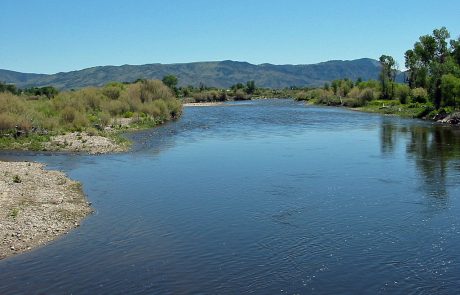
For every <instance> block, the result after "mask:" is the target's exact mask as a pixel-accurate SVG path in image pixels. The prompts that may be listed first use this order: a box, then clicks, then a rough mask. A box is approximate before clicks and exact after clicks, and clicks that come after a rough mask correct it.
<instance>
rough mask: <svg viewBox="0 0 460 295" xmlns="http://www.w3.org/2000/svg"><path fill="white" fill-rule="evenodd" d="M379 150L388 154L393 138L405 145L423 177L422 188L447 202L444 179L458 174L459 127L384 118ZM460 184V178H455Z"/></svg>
mask: <svg viewBox="0 0 460 295" xmlns="http://www.w3.org/2000/svg"><path fill="white" fill-rule="evenodd" d="M380 129H381V130H380V138H381V151H382V153H383V154H386V155H391V153H393V152H394V149H395V146H396V141H397V140H401V141H402V144H405V145H406V152H407V155H408V158H409V159H411V160H413V161H414V163H415V166H416V167H417V171H418V172H419V175H420V176H421V180H423V184H422V185H421V188H422V190H423V191H424V193H425V194H426V195H427V196H431V197H434V198H437V199H439V200H440V203H444V205H445V202H447V197H448V191H447V189H446V185H447V182H446V178H447V177H448V176H449V173H451V174H453V175H451V176H458V171H460V169H459V165H458V164H459V163H460V161H459V159H460V129H458V128H454V127H448V126H441V125H433V126H427V125H417V124H411V125H409V126H407V125H402V126H401V125H398V124H397V123H396V122H395V121H394V120H389V119H387V118H384V119H383V122H382V124H381V127H380ZM456 179H457V180H458V181H459V183H460V179H459V178H458V177H456Z"/></svg>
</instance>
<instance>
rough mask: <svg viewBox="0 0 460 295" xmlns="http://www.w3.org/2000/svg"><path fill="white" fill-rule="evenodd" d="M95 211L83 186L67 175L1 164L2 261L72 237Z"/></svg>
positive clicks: (20, 164)
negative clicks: (72, 230) (62, 238)
mask: <svg viewBox="0 0 460 295" xmlns="http://www.w3.org/2000/svg"><path fill="white" fill-rule="evenodd" d="M91 211H92V210H91V207H90V204H89V203H88V202H87V201H86V198H85V195H84V194H83V191H82V188H81V185H80V183H78V182H75V181H73V180H71V179H69V178H68V177H67V176H66V175H65V174H64V173H62V172H59V171H49V170H46V169H44V164H40V163H34V162H3V161H0V259H3V258H6V257H9V256H12V255H15V254H18V253H22V252H25V251H28V250H30V249H33V248H35V247H38V246H41V245H44V244H46V243H48V242H50V241H52V240H54V239H56V238H57V237H59V236H61V235H63V234H66V233H68V232H69V231H70V230H71V229H73V228H75V227H77V226H79V223H80V222H81V220H82V219H83V218H84V217H86V216H87V215H88V214H90V213H91Z"/></svg>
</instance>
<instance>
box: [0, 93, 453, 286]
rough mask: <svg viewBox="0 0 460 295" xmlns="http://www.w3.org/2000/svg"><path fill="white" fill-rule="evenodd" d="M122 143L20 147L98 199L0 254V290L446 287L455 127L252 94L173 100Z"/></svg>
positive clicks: (450, 281) (448, 283) (450, 265)
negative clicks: (130, 143)
mask: <svg viewBox="0 0 460 295" xmlns="http://www.w3.org/2000/svg"><path fill="white" fill-rule="evenodd" d="M130 137H132V139H133V140H134V141H135V143H136V144H135V146H134V149H133V151H132V152H130V153H126V154H116V155H104V156H84V155H62V154H61V155H56V154H54V155H49V154H41V155H36V154H35V155H24V154H22V155H20V156H19V157H18V156H17V155H13V154H11V153H10V154H8V153H3V154H0V157H2V158H9V159H25V160H34V161H41V162H46V163H47V164H48V167H49V168H50V169H60V170H64V171H65V172H67V173H68V174H69V176H70V177H72V178H74V179H77V180H79V181H81V182H82V183H83V187H84V190H85V192H86V193H87V195H88V198H89V200H90V201H91V202H92V203H93V207H94V209H95V213H94V214H93V215H92V216H90V217H88V218H87V219H86V220H85V221H84V222H83V224H82V226H81V227H79V228H77V229H76V230H74V231H72V232H71V233H70V234H68V235H66V236H64V237H63V238H61V239H59V240H57V241H55V242H53V243H51V244H49V245H47V246H45V247H42V248H40V249H37V250H34V251H32V252H29V253H26V254H22V255H18V256H16V257H12V258H9V259H5V260H2V261H0V294H190V293H193V294H241V293H254V294H296V293H300V294H310V293H317V294H337V293H340V294H358V293H367V294H376V293H384V294H458V293H460V251H459V249H460V248H459V247H460V200H459V197H460V130H458V129H453V128H446V127H442V126H436V125H433V124H430V123H426V122H421V121H417V120H404V119H400V118H393V117H382V116H379V115H372V114H363V113H357V112H351V111H347V110H343V109H336V108H320V107H311V106H305V105H304V104H301V103H296V102H293V101H289V100H261V101H254V102H244V103H234V104H231V105H229V106H216V107H206V108H186V109H185V112H184V115H183V117H182V118H181V119H180V120H179V121H177V122H174V123H171V124H167V125H166V126H163V127H161V128H157V129H154V130H149V131H143V132H139V133H135V134H131V135H130Z"/></svg>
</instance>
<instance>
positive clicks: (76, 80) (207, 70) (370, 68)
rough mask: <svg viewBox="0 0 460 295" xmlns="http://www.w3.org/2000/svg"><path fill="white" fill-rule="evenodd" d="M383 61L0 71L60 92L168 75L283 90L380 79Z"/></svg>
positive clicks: (3, 76) (187, 81)
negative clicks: (55, 88) (42, 71)
mask: <svg viewBox="0 0 460 295" xmlns="http://www.w3.org/2000/svg"><path fill="white" fill-rule="evenodd" d="M379 70H380V65H379V62H378V61H376V60H373V59H368V58H363V59H357V60H351V61H341V60H333V61H328V62H323V63H318V64H311V65H273V64H261V65H254V64H250V63H247V62H237V61H228V60H227V61H216V62H194V63H182V64H146V65H123V66H99V67H93V68H87V69H83V70H79V71H71V72H61V73H56V74H52V75H45V74H30V73H19V72H13V71H7V70H0V81H2V82H7V83H14V84H16V85H17V86H18V87H29V86H47V85H52V86H55V87H57V88H59V89H77V88H82V87H86V86H101V85H104V84H106V83H108V82H111V81H123V82H131V81H134V80H136V79H139V78H146V79H161V78H162V77H163V76H165V75H168V74H173V75H176V76H177V77H178V78H179V85H181V86H182V85H194V86H197V85H199V84H201V83H202V84H204V85H207V86H214V87H229V86H231V85H233V84H236V83H239V82H246V81H249V80H254V81H255V82H256V85H257V86H260V87H271V88H283V87H289V86H320V85H323V84H324V82H327V81H331V80H335V79H342V78H350V79H353V80H355V79H357V78H358V77H361V78H362V79H363V80H368V79H377V78H378V74H379Z"/></svg>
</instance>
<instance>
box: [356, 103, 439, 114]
mask: <svg viewBox="0 0 460 295" xmlns="http://www.w3.org/2000/svg"><path fill="white" fill-rule="evenodd" d="M355 109H356V110H359V111H363V112H369V113H379V114H385V115H395V116H400V117H404V118H421V117H423V116H424V115H427V114H426V110H431V106H430V105H429V104H421V103H409V104H401V103H400V102H399V101H395V100H374V101H371V102H369V103H368V104H367V105H365V106H362V107H358V108H355Z"/></svg>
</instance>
